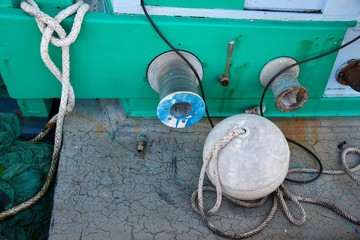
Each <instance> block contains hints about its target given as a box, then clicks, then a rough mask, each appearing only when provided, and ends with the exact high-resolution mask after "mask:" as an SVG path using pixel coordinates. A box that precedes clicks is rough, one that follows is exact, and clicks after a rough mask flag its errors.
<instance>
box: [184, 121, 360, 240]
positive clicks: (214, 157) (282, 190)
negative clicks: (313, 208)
mask: <svg viewBox="0 0 360 240" xmlns="http://www.w3.org/2000/svg"><path fill="white" fill-rule="evenodd" d="M244 133H245V130H244V129H241V128H240V129H235V130H233V131H231V132H229V133H227V134H226V135H225V136H224V137H223V138H221V139H220V140H219V142H218V143H216V144H215V145H214V146H213V147H212V148H211V150H210V151H209V153H208V154H207V155H206V157H205V159H204V163H203V166H202V168H201V171H200V176H199V184H198V189H197V190H195V191H194V192H193V194H192V195H191V198H190V204H191V207H192V208H193V209H194V211H196V212H197V213H199V214H200V215H201V217H202V218H203V220H204V221H205V222H206V224H207V226H208V227H209V229H210V230H211V231H212V232H214V233H215V234H217V235H218V236H221V237H224V238H228V239H244V238H248V237H251V236H253V235H255V234H257V233H259V232H260V231H262V230H263V229H264V228H265V227H266V226H267V225H268V224H269V223H270V221H271V220H272V219H273V217H274V215H275V213H276V211H277V206H278V201H279V202H280V205H281V207H282V209H283V211H284V213H285V215H286V217H287V218H288V219H289V221H290V222H291V223H293V224H294V225H296V226H300V225H302V224H304V223H305V221H306V212H305V209H304V207H303V206H302V204H301V202H306V203H312V204H317V205H320V206H324V207H327V208H328V209H330V210H333V211H335V212H336V213H338V214H339V215H341V216H343V217H344V218H346V219H348V220H349V221H351V222H353V223H356V224H360V219H359V218H357V217H355V216H352V215H350V214H349V213H347V212H345V211H343V210H341V209H340V208H338V207H337V206H336V205H335V204H332V203H328V202H325V201H322V200H318V199H313V198H309V197H302V196H296V195H294V194H292V193H291V192H290V191H289V190H288V189H287V188H286V187H285V186H284V185H283V184H281V185H280V186H279V188H277V189H276V190H275V192H274V193H275V195H274V202H273V206H272V208H271V210H270V212H269V214H268V216H267V217H266V219H265V220H264V221H263V222H262V223H261V224H260V225H258V226H257V227H255V228H254V229H253V230H250V231H248V232H245V233H242V234H228V233H225V232H223V231H222V230H220V229H218V228H217V227H215V226H214V225H213V224H212V222H211V221H210V219H209V215H210V214H214V213H215V212H216V211H217V210H218V209H219V207H220V206H221V201H222V196H224V197H226V198H227V199H229V200H230V201H232V202H234V203H236V204H238V205H240V206H244V207H259V206H262V205H263V204H264V203H265V201H266V199H267V197H265V198H263V199H261V200H260V201H258V202H255V203H251V202H245V201H241V200H237V199H235V198H233V197H231V196H228V195H226V194H223V193H222V188H221V183H220V178H219V175H218V154H219V151H221V149H222V148H224V147H225V146H226V145H227V144H228V143H229V142H230V141H231V140H232V139H234V138H236V137H238V136H239V135H241V134H244ZM349 153H356V154H358V155H360V149H358V148H347V149H345V150H344V151H343V152H342V154H341V162H342V164H343V166H344V168H345V170H324V171H323V173H325V174H331V175H340V174H348V175H349V176H350V177H351V178H352V179H353V180H354V181H355V182H356V183H357V184H359V185H360V180H359V179H358V178H356V175H354V174H353V173H354V172H356V171H358V170H360V163H359V164H358V165H357V166H355V167H353V168H350V167H349V164H348V163H347V161H346V156H347V155H348V154H349ZM209 164H211V166H212V169H213V172H212V175H213V179H212V180H213V184H214V185H215V187H209V186H205V187H204V186H203V184H204V178H205V174H206V168H207V167H208V166H209ZM318 171H319V170H317V169H306V168H301V169H290V170H289V171H288V173H315V172H318ZM204 191H214V192H216V203H215V204H214V206H213V207H212V208H211V209H210V210H206V209H204V202H203V201H204V199H203V192H204ZM285 198H286V199H289V200H290V201H292V202H293V203H294V204H295V205H296V207H297V208H298V210H299V213H300V217H299V218H298V219H296V218H295V217H294V216H293V214H292V213H291V211H290V209H289V207H288V205H287V204H286V201H285Z"/></svg>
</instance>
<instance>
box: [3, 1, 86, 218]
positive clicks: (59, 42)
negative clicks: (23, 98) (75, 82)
mask: <svg viewBox="0 0 360 240" xmlns="http://www.w3.org/2000/svg"><path fill="white" fill-rule="evenodd" d="M20 6H21V8H22V9H23V10H24V11H25V12H26V13H28V14H29V15H32V16H34V17H35V20H36V23H37V25H38V27H39V29H40V31H41V32H42V34H43V35H42V38H41V44H40V54H41V58H42V60H43V62H44V63H45V65H46V66H47V67H48V68H49V70H50V71H51V72H52V73H53V74H54V76H55V77H56V78H57V79H58V80H59V81H60V83H61V84H62V89H61V99H60V107H59V112H58V114H57V115H55V116H54V117H52V118H51V119H50V121H49V122H48V123H47V124H46V126H45V128H44V129H43V130H42V131H41V132H40V133H39V134H38V135H37V136H36V137H35V138H34V139H32V140H31V141H40V140H41V139H43V138H44V137H45V136H46V134H47V133H48V132H49V131H50V129H51V128H52V126H53V125H55V123H56V130H55V140H54V151H53V155H52V160H51V166H50V169H49V173H48V176H47V178H46V180H45V182H44V185H43V186H42V188H41V189H40V191H39V192H38V193H37V194H36V195H35V196H34V197H32V198H30V199H28V200H27V201H25V202H23V203H21V204H19V205H17V206H14V207H13V208H11V209H9V210H7V211H5V212H2V213H0V221H2V220H5V219H6V218H8V217H10V216H13V215H15V214H17V213H19V212H21V211H23V210H25V209H27V208H29V207H31V206H32V205H34V204H35V203H36V202H37V201H38V200H39V199H40V198H41V197H42V196H43V195H44V194H45V193H46V192H47V190H48V189H49V187H50V185H51V183H52V181H53V179H54V177H55V175H56V169H57V165H58V161H59V154H60V149H61V143H62V131H63V123H64V118H65V116H66V114H67V113H69V112H71V111H72V109H73V108H74V106H75V94H74V90H73V88H72V86H71V84H70V48H69V46H70V45H71V44H72V43H73V42H75V40H76V38H77V37H78V35H79V33H80V30H81V24H82V22H83V19H84V16H85V14H86V13H87V11H88V10H89V9H90V6H89V5H88V4H85V3H84V2H83V1H77V2H76V3H75V4H74V5H72V6H70V7H67V8H65V9H64V10H62V11H60V12H59V13H58V14H57V15H56V16H55V17H54V18H52V17H50V16H49V15H47V14H45V13H43V12H42V11H41V10H40V9H39V7H38V5H37V4H36V2H35V1H34V0H26V1H23V2H22V3H21V5H20ZM73 14H75V18H74V23H73V26H72V28H71V31H70V33H69V34H66V31H65V30H64V29H63V27H62V26H61V25H60V23H61V22H62V21H63V20H64V19H66V18H67V17H69V16H71V15H73ZM54 32H56V33H57V34H58V36H59V38H57V37H54V36H53V35H52V34H53V33H54ZM50 42H51V43H52V44H53V45H55V46H57V47H61V49H62V71H60V70H59V68H58V67H57V66H56V65H55V63H54V62H53V61H52V60H51V58H50V55H49V51H48V49H49V43H50Z"/></svg>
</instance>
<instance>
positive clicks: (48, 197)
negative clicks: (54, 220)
mask: <svg viewBox="0 0 360 240" xmlns="http://www.w3.org/2000/svg"><path fill="white" fill-rule="evenodd" d="M21 128H22V124H21V121H20V119H19V118H18V117H17V116H16V115H15V114H1V113H0V212H3V211H6V210H8V209H10V208H12V207H13V206H16V205H18V204H20V203H22V202H24V201H26V200H28V199H29V198H31V197H33V196H34V195H35V194H36V193H37V192H38V191H39V190H40V188H41V186H42V184H43V182H44V181H45V178H46V176H47V173H48V171H49V168H50V162H51V155H52V151H53V147H52V146H51V145H49V144H46V143H33V142H27V141H26V142H25V141H19V140H17V139H18V137H19V136H20V133H21ZM51 207H52V194H51V192H48V193H47V194H45V196H44V197H43V198H41V199H40V200H39V201H38V202H37V203H36V204H35V205H33V206H32V207H31V208H29V209H26V210H24V211H22V212H20V213H18V214H16V215H15V216H13V217H10V218H8V219H6V220H4V221H0V239H9V240H15V239H16V240H23V239H24V240H27V239H41V238H43V237H44V236H46V232H47V227H48V223H49V220H50V215H51Z"/></svg>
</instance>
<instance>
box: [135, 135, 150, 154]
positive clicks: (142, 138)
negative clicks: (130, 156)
mask: <svg viewBox="0 0 360 240" xmlns="http://www.w3.org/2000/svg"><path fill="white" fill-rule="evenodd" d="M146 145H147V137H146V135H144V134H140V135H139V136H138V138H137V149H136V152H137V153H138V154H141V155H143V154H145V148H146Z"/></svg>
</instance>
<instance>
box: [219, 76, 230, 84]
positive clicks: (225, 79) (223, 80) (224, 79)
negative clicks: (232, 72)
mask: <svg viewBox="0 0 360 240" xmlns="http://www.w3.org/2000/svg"><path fill="white" fill-rule="evenodd" d="M229 82H230V81H229V77H228V76H225V75H223V76H222V77H221V78H220V84H221V85H223V86H224V87H226V86H227V85H229Z"/></svg>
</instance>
